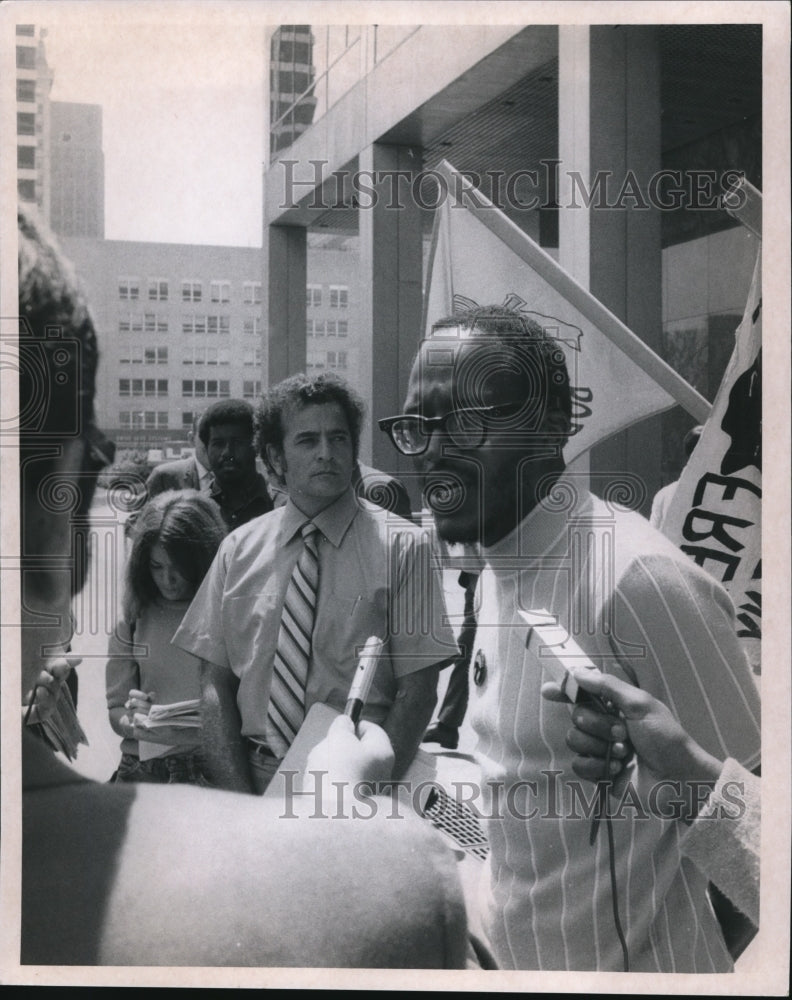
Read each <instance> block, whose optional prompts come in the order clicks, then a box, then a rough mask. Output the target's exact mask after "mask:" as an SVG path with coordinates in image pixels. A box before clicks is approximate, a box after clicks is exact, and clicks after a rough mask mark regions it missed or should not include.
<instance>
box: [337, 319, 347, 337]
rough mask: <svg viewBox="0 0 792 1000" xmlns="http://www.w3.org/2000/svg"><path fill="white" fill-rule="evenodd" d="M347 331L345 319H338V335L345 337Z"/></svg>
mask: <svg viewBox="0 0 792 1000" xmlns="http://www.w3.org/2000/svg"><path fill="white" fill-rule="evenodd" d="M348 331H349V323H348V322H347V321H346V320H345V319H340V320H339V321H338V336H339V337H346V335H347V333H348Z"/></svg>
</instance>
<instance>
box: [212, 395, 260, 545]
mask: <svg viewBox="0 0 792 1000" xmlns="http://www.w3.org/2000/svg"><path fill="white" fill-rule="evenodd" d="M198 437H199V439H200V441H201V443H202V444H203V446H204V448H205V449H206V454H207V457H208V459H209V468H210V471H211V472H212V475H213V476H214V484H213V485H212V487H211V489H210V492H209V495H210V496H211V498H212V499H213V500H214V501H215V503H216V504H217V505H218V507H219V508H220V512H221V513H222V515H223V520H224V521H225V523H226V524H227V525H228V528H229V531H230V530H233V529H234V528H238V527H239V526H240V525H242V524H247V522H248V521H250V520H252V519H253V518H254V517H259V516H260V515H261V514H266V513H268V512H269V511H271V510H272V506H273V505H272V499H271V497H270V495H269V491H268V490H267V482H266V480H265V479H264V477H263V476H262V475H261V473H260V472H259V471H258V470H257V468H256V450H255V448H254V446H253V407H252V406H251V405H250V403H248V402H246V401H245V400H244V399H221V400H220V401H219V402H217V403H215V404H214V405H212V406H210V407H209V409H208V410H207V411H206V412H205V413H204V415H203V416H202V417H201V420H200V422H199V424H198Z"/></svg>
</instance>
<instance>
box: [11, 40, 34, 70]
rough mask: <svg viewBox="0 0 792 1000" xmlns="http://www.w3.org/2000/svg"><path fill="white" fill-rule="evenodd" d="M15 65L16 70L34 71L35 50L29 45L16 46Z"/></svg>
mask: <svg viewBox="0 0 792 1000" xmlns="http://www.w3.org/2000/svg"><path fill="white" fill-rule="evenodd" d="M16 64H17V69H35V68H36V50H35V49H34V48H31V47H30V46H29V45H17V47H16Z"/></svg>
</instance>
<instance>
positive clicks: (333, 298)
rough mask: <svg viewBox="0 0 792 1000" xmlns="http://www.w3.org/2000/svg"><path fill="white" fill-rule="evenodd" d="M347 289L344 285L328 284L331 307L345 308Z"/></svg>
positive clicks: (347, 296)
mask: <svg viewBox="0 0 792 1000" xmlns="http://www.w3.org/2000/svg"><path fill="white" fill-rule="evenodd" d="M348 299H349V289H348V288H347V286H346V285H331V286H330V308H331V309H346V307H347V306H348V304H349V302H348Z"/></svg>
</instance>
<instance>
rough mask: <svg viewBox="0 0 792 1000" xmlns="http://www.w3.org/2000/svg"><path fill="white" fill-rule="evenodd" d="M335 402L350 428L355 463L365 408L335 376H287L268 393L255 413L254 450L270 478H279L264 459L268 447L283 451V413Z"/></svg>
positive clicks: (358, 397)
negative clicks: (291, 408) (296, 408)
mask: <svg viewBox="0 0 792 1000" xmlns="http://www.w3.org/2000/svg"><path fill="white" fill-rule="evenodd" d="M324 403H337V404H338V405H339V406H340V407H341V409H342V411H343V413H344V415H345V417H346V420H347V424H348V425H349V434H350V437H351V438H352V452H353V455H354V458H355V461H357V457H358V446H359V444H360V431H361V428H362V426H363V417H364V415H365V412H366V411H365V406H364V403H363V400H362V399H361V398H360V396H358V394H357V393H356V392H355V391H354V389H352V387H351V386H350V385H349V384H348V383H347V382H345V381H344V380H343V379H342V378H339V377H338V375H335V374H334V373H333V372H321V373H320V374H319V375H313V376H309V375H305V374H303V373H300V374H298V375H290V376H289V378H286V379H284V380H283V381H282V382H279V383H278V384H277V385H274V386H272V388H271V389H270V390H269V392H267V393H266V394H265V395H264V397H263V398H262V400H261V402H260V404H259V407H258V410H257V411H256V451H257V452H258V453H259V455H260V456H261V458H262V460H263V462H264V464H265V465H266V467H267V471H268V472H269V473H270V475H272V476H275V478H276V479H277V478H278V474H277V472H276V470H275V469H274V468H273V467H272V465H271V464H270V461H269V458H268V457H267V445H272V446H273V447H274V448H276V449H277V450H278V451H283V413H284V410H286V408H287V407H289V406H297V407H304V406H313V405H322V404H324Z"/></svg>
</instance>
